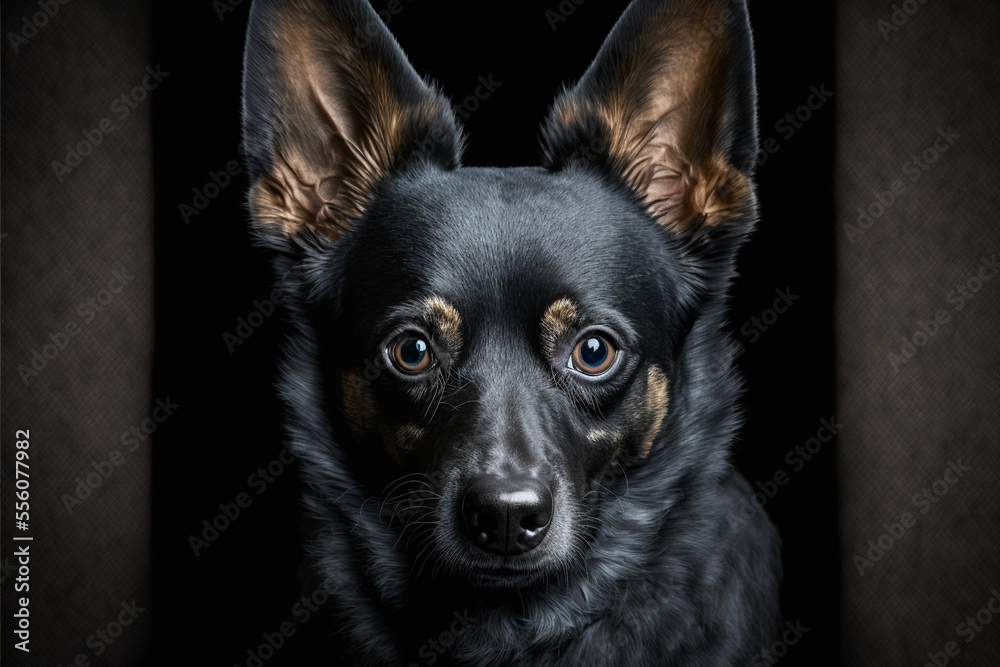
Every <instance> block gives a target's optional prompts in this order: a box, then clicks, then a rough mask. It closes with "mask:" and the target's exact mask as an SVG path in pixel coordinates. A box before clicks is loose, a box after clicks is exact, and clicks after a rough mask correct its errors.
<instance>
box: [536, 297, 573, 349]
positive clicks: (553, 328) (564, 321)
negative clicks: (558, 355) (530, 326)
mask: <svg viewBox="0 0 1000 667" xmlns="http://www.w3.org/2000/svg"><path fill="white" fill-rule="evenodd" d="M579 325H580V312H579V310H578V309H577V307H576V304H575V303H573V302H572V301H570V300H569V299H566V298H563V299H559V300H558V301H555V302H553V303H552V304H551V305H550V306H549V307H548V308H546V309H545V313H544V314H543V315H542V321H541V324H540V326H539V329H540V332H541V343H542V353H543V354H544V355H545V357H546V358H551V357H552V356H553V355H555V352H556V346H557V345H558V343H559V341H560V339H561V338H562V337H563V336H565V335H566V334H567V333H569V332H570V331H573V330H574V329H576V328H577V327H578V326H579Z"/></svg>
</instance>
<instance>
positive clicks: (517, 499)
mask: <svg viewBox="0 0 1000 667" xmlns="http://www.w3.org/2000/svg"><path fill="white" fill-rule="evenodd" d="M462 516H463V517H464V518H465V525H466V526H467V527H468V529H469V536H470V537H471V538H472V541H473V542H474V543H475V544H476V545H478V546H480V547H482V548H483V549H486V550H487V551H492V552H494V553H498V554H519V553H524V552H525V551H531V550H532V549H534V548H535V547H537V546H538V545H539V544H541V542H542V539H543V538H544V537H545V533H546V532H548V529H549V522H550V520H551V519H552V492H551V491H549V487H548V485H547V484H545V482H543V481H541V480H539V479H535V478H534V477H528V476H523V475H519V476H514V477H497V476H495V475H483V476H481V477H476V478H473V479H472V480H470V481H469V484H468V486H466V487H465V495H464V496H463V498H462Z"/></svg>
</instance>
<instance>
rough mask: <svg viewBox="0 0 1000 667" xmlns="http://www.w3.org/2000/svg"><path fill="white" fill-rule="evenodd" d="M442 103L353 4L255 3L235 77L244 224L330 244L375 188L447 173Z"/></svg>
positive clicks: (368, 12) (451, 125)
mask: <svg viewBox="0 0 1000 667" xmlns="http://www.w3.org/2000/svg"><path fill="white" fill-rule="evenodd" d="M460 147H461V136H460V133H459V130H458V129H457V127H456V124H455V119H454V115H453V114H452V111H451V107H450V105H449V104H448V102H447V100H446V99H445V98H444V96H443V95H441V93H440V92H438V91H437V90H435V89H434V88H432V87H431V86H430V85H428V84H427V83H426V82H424V81H422V80H421V79H420V77H419V76H417V73H416V72H415V71H414V70H413V68H412V67H411V66H410V64H409V62H407V60H406V56H405V55H404V54H403V52H402V51H401V50H400V48H399V45H398V44H397V43H396V41H395V40H394V39H393V37H392V36H391V35H390V34H389V32H388V30H386V28H385V26H384V25H383V24H382V21H381V20H379V17H378V15H377V14H376V13H375V11H374V10H373V9H372V8H371V6H370V5H369V4H368V2H365V0H286V1H280V0H257V1H256V2H254V4H253V7H252V9H251V12H250V25H249V28H248V31H247V43H246V55H245V58H244V73H243V150H244V154H245V156H246V160H247V164H248V173H249V176H250V181H251V190H250V207H251V211H252V214H253V217H254V219H255V221H256V222H257V223H258V224H261V225H275V226H278V227H279V228H280V229H281V230H282V231H284V232H285V233H286V234H288V235H292V234H296V233H297V232H299V231H300V230H302V229H303V228H309V229H311V230H313V231H316V232H318V233H320V234H322V235H324V236H326V237H328V238H336V237H337V236H338V235H339V234H340V232H341V231H342V230H343V229H345V228H347V227H349V226H350V225H351V223H352V221H353V220H354V219H356V218H358V217H359V216H360V215H362V213H363V212H364V210H365V208H366V207H367V206H368V205H369V204H370V203H371V200H372V197H373V196H374V193H375V190H376V188H377V187H378V186H379V183H380V182H382V180H383V179H384V178H385V177H386V176H388V175H389V174H390V173H392V172H394V171H395V170H398V169H401V168H403V167H406V166H412V165H414V164H433V165H435V166H437V167H439V168H443V169H451V168H454V167H456V166H457V165H458V161H459V153H460Z"/></svg>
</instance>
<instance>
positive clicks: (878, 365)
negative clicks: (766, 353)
mask: <svg viewBox="0 0 1000 667" xmlns="http://www.w3.org/2000/svg"><path fill="white" fill-rule="evenodd" d="M840 7H841V9H840V15H839V19H838V20H839V25H838V30H839V46H838V48H839V54H838V62H839V67H840V70H839V87H840V90H841V93H840V100H839V104H840V108H839V114H840V115H839V133H840V134H839V157H838V164H837V187H838V202H839V212H838V217H839V223H838V224H839V225H840V227H841V229H839V230H838V256H839V258H838V271H839V279H838V290H839V296H838V307H837V308H838V309H837V341H838V385H839V390H838V402H839V405H840V409H839V414H842V415H843V416H844V421H845V422H849V423H850V424H851V425H852V428H850V429H845V430H844V432H843V435H842V436H841V439H840V448H841V449H840V461H839V466H840V467H839V475H840V487H841V490H842V499H841V502H842V508H843V512H842V538H843V559H842V562H843V585H844V597H843V600H844V609H843V612H844V616H843V618H844V657H845V662H846V663H847V664H858V665H875V664H878V665H899V664H913V665H922V664H925V663H928V662H929V661H930V660H931V656H933V659H934V660H936V661H937V662H936V663H934V664H939V665H943V664H946V662H944V661H947V663H948V664H950V663H951V662H952V661H954V662H955V663H956V664H958V663H959V662H960V663H961V664H963V665H986V664H996V663H994V662H993V661H994V660H995V659H996V658H997V656H998V655H1000V627H998V625H1000V617H998V618H993V619H992V623H991V624H990V625H986V626H985V627H982V626H980V627H981V631H976V630H974V629H973V627H972V626H968V625H963V623H965V619H966V618H967V617H969V616H973V617H974V616H975V615H976V614H977V612H980V610H982V609H984V608H987V607H986V605H987V603H988V602H989V601H990V600H991V598H992V600H993V601H992V602H991V604H992V605H993V608H994V610H998V611H1000V593H998V592H997V591H1000V559H998V552H1000V528H998V523H1000V494H998V491H997V483H996V480H997V473H998V471H1000V450H998V448H997V439H998V430H1000V428H998V404H1000V389H998V379H1000V353H998V350H997V341H998V334H1000V328H998V322H1000V276H995V275H994V274H995V272H996V271H997V270H998V269H1000V266H998V265H997V264H996V263H995V262H996V260H1000V225H998V220H1000V215H998V210H1000V196H998V194H997V185H998V184H1000V166H998V165H1000V144H998V141H997V129H996V128H997V125H996V123H997V117H998V113H1000V104H998V101H1000V95H998V93H997V85H998V83H1000V81H998V79H997V75H996V71H997V69H996V68H997V59H998V56H1000V49H998V41H997V36H998V35H1000V6H998V5H997V3H995V2H989V1H985V0H983V1H975V0H965V1H963V2H938V1H936V0H926V1H923V0H920V1H918V0H907V1H906V2H897V3H895V4H893V3H889V2H885V3H882V2H869V1H866V2H860V1H854V2H848V3H842V4H841V5H840ZM880 21H882V23H880ZM945 137H947V138H945ZM918 161H919V162H918ZM894 186H895V193H893V194H891V195H890V194H886V193H887V192H889V193H892V191H893V187H894ZM880 200H881V201H880ZM859 207H862V208H863V209H866V210H867V214H868V215H869V216H871V217H870V218H869V219H863V220H861V222H860V224H859V218H860V217H861V213H859V211H858V208H859ZM880 209H881V211H880ZM865 227H867V228H865ZM980 271H981V272H982V273H981V275H980ZM986 278H989V279H986ZM959 286H965V287H963V288H962V289H965V290H966V292H967V293H966V295H962V293H961V291H960V290H959ZM891 355H892V356H891ZM949 466H951V472H948V471H949ZM964 468H967V470H966V469H964ZM956 469H958V470H960V471H961V475H959V474H958V473H957V472H955V470H956ZM925 489H928V490H929V493H930V496H929V497H927V498H922V497H921V495H920V494H922V493H923V492H924V490H925ZM907 524H909V525H907ZM880 541H881V545H880ZM873 545H874V546H873ZM988 616H991V617H994V616H997V614H995V613H994V612H982V613H981V614H980V618H981V620H983V619H986V618H987V617H988ZM975 623H976V624H977V625H978V623H979V622H975ZM949 642H953V643H952V644H949ZM949 649H950V651H951V653H952V656H950V657H949V656H947V655H945V653H946V651H948V650H949ZM928 654H931V656H929V655H928ZM954 656H961V657H954Z"/></svg>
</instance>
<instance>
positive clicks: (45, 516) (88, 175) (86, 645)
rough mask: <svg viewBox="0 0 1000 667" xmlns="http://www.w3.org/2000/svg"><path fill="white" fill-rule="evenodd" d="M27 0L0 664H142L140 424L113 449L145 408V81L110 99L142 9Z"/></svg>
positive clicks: (6, 257) (10, 187) (13, 224)
mask: <svg viewBox="0 0 1000 667" xmlns="http://www.w3.org/2000/svg"><path fill="white" fill-rule="evenodd" d="M43 4H45V5H46V6H47V7H48V8H49V13H50V15H48V16H46V14H45V13H44V11H43V10H42V9H40V5H39V3H38V2H10V3H4V6H3V22H4V30H3V34H4V40H3V42H4V43H3V45H2V48H3V50H4V51H3V55H2V58H3V93H2V105H3V106H2V116H3V167H4V168H3V193H4V201H3V203H4V207H3V239H2V246H0V247H2V253H3V254H2V261H3V263H2V288H3V292H2V294H3V321H2V341H3V342H2V345H3V364H2V378H3V428H2V434H0V436H2V438H3V452H4V453H3V457H4V458H3V464H4V468H3V486H4V503H5V511H4V513H3V520H4V523H3V530H4V542H5V544H4V553H5V554H6V555H7V558H8V559H12V557H11V551H12V549H11V548H10V544H11V542H10V541H9V540H10V537H11V535H12V534H14V533H18V534H28V535H31V536H33V538H34V541H33V542H31V561H30V567H31V575H30V576H31V581H30V586H31V588H30V591H29V597H30V611H31V629H32V635H31V643H30V648H31V653H30V655H25V654H22V653H20V652H18V651H15V650H13V646H12V644H13V642H12V641H11V634H10V632H9V631H10V630H12V629H13V625H12V624H11V623H9V622H8V620H9V619H10V618H11V617H10V615H9V614H12V613H13V611H14V606H13V605H14V603H15V601H16V598H17V597H18V596H20V595H21V594H20V593H19V594H18V595H15V594H14V591H13V588H12V586H13V583H14V581H13V580H14V577H16V573H15V572H9V573H8V572H7V571H6V570H5V575H4V581H3V583H2V589H0V590H2V596H3V618H4V622H3V623H4V628H5V632H4V637H3V642H2V653H3V656H4V662H5V663H6V664H11V665H14V664H28V665H56V664H70V663H71V662H73V660H74V659H75V657H76V655H77V654H81V653H82V654H85V655H86V656H87V657H88V658H89V659H90V660H91V664H105V665H112V664H117V665H125V664H142V663H143V662H144V658H143V656H144V649H145V646H146V645H147V643H148V627H149V626H148V620H149V613H150V612H149V598H148V577H149V566H148V561H149V553H148V549H149V497H150V488H149V486H150V483H149V441H148V440H147V441H145V442H142V441H138V440H137V441H136V442H137V443H138V446H137V447H136V448H135V450H134V451H129V449H130V447H131V445H130V444H124V445H123V443H122V442H121V438H122V434H123V433H124V432H126V431H128V430H129V429H130V428H132V427H141V426H142V423H143V420H144V419H147V418H149V417H150V413H151V409H152V407H151V396H150V364H151V355H152V345H153V340H152V332H153V329H152V325H153V311H152V284H153V271H152V235H153V230H152V208H153V202H152V168H151V143H150V100H149V96H148V91H142V92H139V91H136V92H135V97H136V98H139V97H144V99H142V100H139V101H133V102H128V103H126V102H124V101H122V100H121V99H120V98H121V96H122V95H130V94H131V92H132V91H133V88H135V87H136V86H140V87H141V84H142V83H143V79H144V77H146V76H147V72H146V71H145V67H146V66H147V65H155V63H151V62H150V61H149V55H148V52H149V50H148V43H147V42H148V26H147V22H148V15H147V9H146V8H145V6H144V4H143V3H108V2H105V3H97V2H86V3H85V2H66V3H65V4H61V3H59V2H46V3H43ZM25 21H28V22H34V24H35V25H36V28H35V29H34V30H32V29H31V28H30V27H26V23H25ZM39 25H40V27H37V26H39ZM11 33H14V34H20V35H21V36H25V35H26V36H27V37H25V40H26V41H24V42H21V41H20V40H17V39H15V40H14V41H15V42H17V44H16V45H15V44H14V43H12V41H11V38H10V34H11ZM167 82H169V79H167V80H166V81H165V82H164V85H166V84H167ZM147 83H149V84H152V80H151V79H147ZM133 107H134V108H133ZM126 111H127V114H126ZM104 119H107V120H104ZM102 121H103V127H102ZM85 133H87V134H89V135H90V138H89V139H88V138H87V135H86V134H85ZM81 141H89V143H90V144H91V149H90V150H89V151H88V149H87V147H86V146H80V147H78V148H79V150H81V151H83V152H87V153H88V154H87V155H81V156H80V157H79V163H78V164H77V162H76V159H74V158H70V162H71V164H76V166H75V167H72V168H71V169H70V170H69V171H68V172H63V173H61V180H60V176H58V175H57V174H56V171H55V170H54V169H53V166H52V163H53V162H59V163H64V164H65V163H66V162H67V153H68V148H67V144H70V145H71V146H74V147H76V146H77V144H78V143H79V142H81ZM60 171H61V172H62V170H60ZM122 272H124V274H125V275H121V274H122ZM116 273H117V274H119V277H118V278H117V279H116V278H115V274H116ZM67 327H69V328H68V329H67ZM73 332H76V333H75V335H70V334H71V333H73ZM36 354H37V355H39V356H37V358H35V359H34V363H35V366H34V368H32V362H33V357H34V356H35V355H36ZM45 355H47V356H48V357H49V358H44V356H45ZM26 369H31V371H32V373H28V372H26ZM150 425H151V422H147V429H148V428H149V426H150ZM16 429H30V434H31V437H30V443H31V445H30V449H29V452H30V455H31V458H30V464H31V468H30V473H31V478H30V479H31V488H30V493H31V497H30V512H31V523H30V529H29V530H28V531H27V532H26V533H20V531H17V530H16V528H15V527H14V525H13V518H14V517H13V513H12V511H10V510H12V509H13V507H11V506H10V505H8V504H7V503H11V501H12V500H13V496H12V495H10V493H11V490H12V487H13V474H12V473H13V466H12V465H11V464H12V461H13V444H14V442H13V440H14V433H15V430H16ZM114 451H118V452H119V454H118V456H116V457H115V458H114V459H113V460H111V459H110V457H112V456H114V455H113V454H112V452H114ZM119 457H120V458H119ZM116 462H117V463H118V465H116ZM95 463H96V464H97V466H96V468H95V465H94V464H95ZM98 470H102V471H103V473H104V474H106V473H108V472H109V471H110V475H109V476H107V478H106V479H104V478H103V477H102V473H101V472H97V471H98ZM88 476H90V479H89V481H90V482H91V484H92V485H93V487H94V488H92V489H88V488H86V487H84V488H82V489H81V490H80V495H81V496H87V493H88V492H89V497H85V499H84V500H82V502H80V503H79V504H74V505H73V506H71V508H70V509H72V513H70V512H69V511H68V509H67V504H66V502H65V498H64V495H66V494H68V495H70V496H72V495H73V494H75V493H76V489H77V487H78V485H80V484H81V480H82V484H84V485H86V484H87V481H88ZM7 564H9V563H7V562H5V565H7ZM133 600H134V601H135V604H136V606H137V609H134V610H133V611H132V612H131V613H129V612H126V611H125V610H124V609H123V607H122V605H123V603H124V604H125V606H131V604H132V601H133ZM139 609H145V611H139ZM133 615H137V616H138V620H137V621H132V620H131V619H132V616H133ZM119 622H122V623H127V624H128V625H126V626H124V627H122V626H119V625H116V624H117V623H119ZM98 630H102V631H104V632H107V633H108V634H106V635H105V637H106V638H107V639H108V640H110V643H108V642H105V640H104V639H102V638H101V637H100V636H99V635H97V634H96V632H97V631H98ZM119 632H120V634H119ZM116 634H117V637H115V636H114V635H116ZM98 651H100V655H98Z"/></svg>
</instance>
